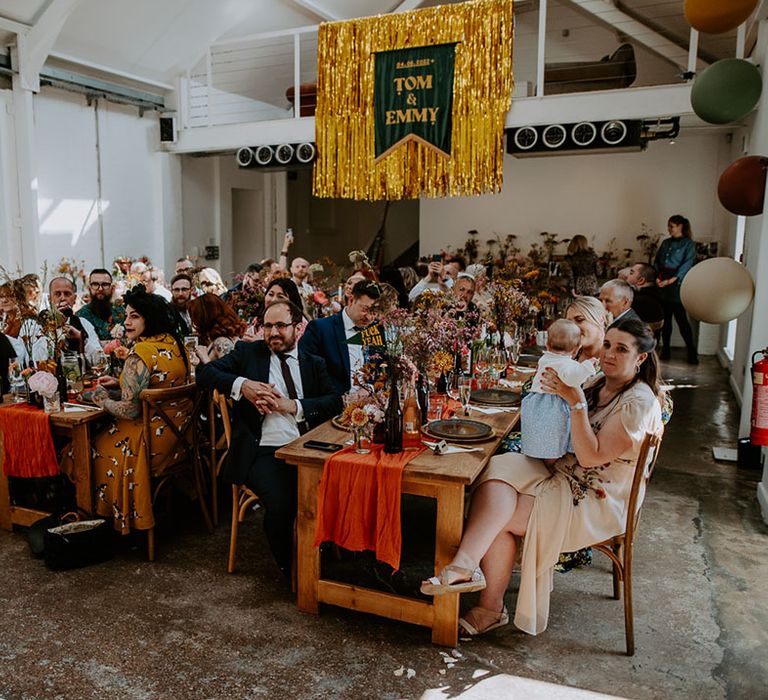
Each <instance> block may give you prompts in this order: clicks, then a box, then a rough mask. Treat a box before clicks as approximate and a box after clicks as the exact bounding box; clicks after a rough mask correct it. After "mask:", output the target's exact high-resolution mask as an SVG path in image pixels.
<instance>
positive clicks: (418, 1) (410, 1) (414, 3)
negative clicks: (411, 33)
mask: <svg viewBox="0 0 768 700" xmlns="http://www.w3.org/2000/svg"><path fill="white" fill-rule="evenodd" d="M423 4H424V0H403V2H401V3H400V4H399V5H398V6H397V7H396V8H395V9H394V10H392V12H410V11H411V10H415V9H417V8H419V7H421V6H422V5H423Z"/></svg>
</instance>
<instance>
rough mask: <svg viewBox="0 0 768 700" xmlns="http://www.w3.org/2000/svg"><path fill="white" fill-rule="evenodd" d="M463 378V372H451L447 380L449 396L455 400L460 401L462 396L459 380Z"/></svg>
mask: <svg viewBox="0 0 768 700" xmlns="http://www.w3.org/2000/svg"><path fill="white" fill-rule="evenodd" d="M461 379H462V375H461V372H456V371H453V372H449V373H448V381H447V382H446V388H447V390H448V396H449V397H450V398H451V399H453V400H454V401H458V400H459V397H460V392H459V382H460V381H461Z"/></svg>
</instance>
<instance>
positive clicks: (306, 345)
mask: <svg viewBox="0 0 768 700" xmlns="http://www.w3.org/2000/svg"><path fill="white" fill-rule="evenodd" d="M380 296H381V287H379V285H378V284H377V283H376V282H370V281H368V280H361V281H360V282H358V283H357V284H355V286H354V287H353V289H352V303H350V304H348V305H347V306H345V307H344V309H343V310H342V311H341V313H338V314H333V315H332V316H325V317H324V318H318V319H315V320H314V321H310V322H309V325H307V329H306V330H305V331H304V335H303V336H302V338H301V342H300V343H299V346H300V348H301V349H302V350H304V351H305V352H308V353H311V354H313V355H317V356H318V357H322V358H323V360H325V364H326V365H327V367H328V373H329V374H330V375H331V380H332V381H333V384H334V386H335V388H336V391H337V393H339V394H343V393H345V392H346V391H349V388H350V386H352V377H353V376H354V374H355V373H356V372H357V371H358V370H359V369H360V368H361V367H362V366H363V361H364V353H363V346H362V345H353V344H349V343H347V340H348V339H349V338H351V337H352V336H354V335H356V334H357V333H359V332H360V331H361V330H362V329H363V328H366V327H367V326H369V325H370V324H371V323H372V322H373V321H374V320H375V315H374V305H375V304H376V301H377V300H378V299H379V297H380Z"/></svg>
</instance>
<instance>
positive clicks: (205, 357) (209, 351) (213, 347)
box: [187, 294, 247, 362]
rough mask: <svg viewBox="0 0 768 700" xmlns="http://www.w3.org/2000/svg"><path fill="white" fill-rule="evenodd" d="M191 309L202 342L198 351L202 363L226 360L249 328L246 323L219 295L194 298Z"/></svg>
mask: <svg viewBox="0 0 768 700" xmlns="http://www.w3.org/2000/svg"><path fill="white" fill-rule="evenodd" d="M187 308H188V309H189V318H190V320H191V321H192V325H193V326H194V329H195V331H196V332H197V334H198V336H199V337H200V342H201V343H202V345H198V346H197V350H196V352H197V357H199V358H200V361H201V362H210V361H211V360H215V359H217V358H219V357H224V355H226V354H227V353H228V352H230V351H231V350H232V348H234V347H235V343H236V342H237V341H238V340H240V338H242V336H243V333H245V329H246V328H247V324H246V323H245V321H243V320H242V319H241V318H240V317H239V316H238V315H237V314H236V313H235V312H234V311H233V310H232V308H231V307H230V306H229V305H228V304H226V303H225V302H224V301H222V299H221V297H217V296H216V295H215V294H203V295H201V296H199V297H197V299H193V300H192V301H191V302H190V303H189V306H188V307H187Z"/></svg>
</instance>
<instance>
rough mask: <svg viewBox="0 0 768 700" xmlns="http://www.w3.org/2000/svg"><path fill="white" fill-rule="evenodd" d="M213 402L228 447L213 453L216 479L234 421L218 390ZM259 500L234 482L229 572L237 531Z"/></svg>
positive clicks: (234, 554) (224, 456)
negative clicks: (232, 421)
mask: <svg viewBox="0 0 768 700" xmlns="http://www.w3.org/2000/svg"><path fill="white" fill-rule="evenodd" d="M212 404H213V405H214V406H217V407H218V409H219V412H220V413H221V422H222V424H223V426H224V435H223V438H224V442H225V444H226V449H225V450H224V451H223V452H221V454H218V455H216V456H213V454H212V460H211V462H212V464H214V465H215V472H214V473H213V474H212V480H213V481H215V480H216V478H217V477H218V475H219V472H220V471H221V467H222V465H223V464H224V460H225V459H226V457H227V452H228V451H229V446H230V444H231V442H232V423H231V422H230V419H229V402H228V400H227V398H226V397H225V396H223V395H222V394H220V393H219V392H218V390H216V389H214V391H213V401H212ZM258 502H259V497H258V496H257V495H256V494H255V493H254V492H253V491H251V489H249V488H248V487H247V486H244V485H243V484H232V526H231V529H230V534H229V558H228V560H227V573H230V574H233V573H235V556H236V554H237V531H238V527H239V525H240V523H241V522H243V520H245V514H246V513H247V512H248V510H249V509H250V508H252V507H253V506H254V505H255V504H256V503H258Z"/></svg>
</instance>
